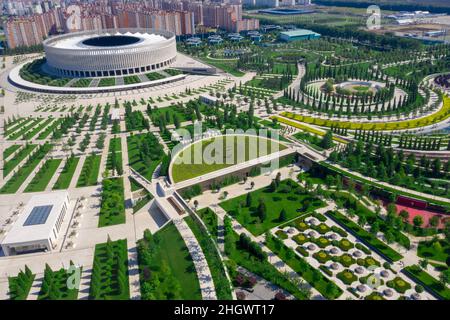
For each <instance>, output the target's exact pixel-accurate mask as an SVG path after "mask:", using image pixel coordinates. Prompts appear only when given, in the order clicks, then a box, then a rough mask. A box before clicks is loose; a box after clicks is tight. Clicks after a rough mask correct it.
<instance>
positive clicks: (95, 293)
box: [89, 238, 130, 300]
mask: <svg viewBox="0 0 450 320" xmlns="http://www.w3.org/2000/svg"><path fill="white" fill-rule="evenodd" d="M127 252H128V250H127V240H125V239H124V240H117V241H111V240H110V239H109V238H108V241H107V242H106V243H101V244H97V245H96V246H95V253H94V264H93V266H92V278H91V285H90V292H89V297H90V298H91V299H95V300H129V299H130V287H129V281H128V254H127Z"/></svg>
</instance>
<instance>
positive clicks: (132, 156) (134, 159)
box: [127, 132, 162, 181]
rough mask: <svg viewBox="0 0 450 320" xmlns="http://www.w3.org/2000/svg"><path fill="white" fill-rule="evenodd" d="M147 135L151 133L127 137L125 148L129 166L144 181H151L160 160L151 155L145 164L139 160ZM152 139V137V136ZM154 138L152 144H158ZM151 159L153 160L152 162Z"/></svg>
mask: <svg viewBox="0 0 450 320" xmlns="http://www.w3.org/2000/svg"><path fill="white" fill-rule="evenodd" d="M147 135H152V136H153V134H152V133H150V132H149V133H145V134H135V135H132V136H128V137H127V148H128V162H129V164H130V166H131V167H132V168H133V169H134V170H136V171H137V172H139V173H140V174H142V175H143V176H144V177H145V178H146V179H148V180H149V181H151V179H152V176H153V172H154V171H155V169H156V167H157V166H158V164H159V163H160V162H161V159H162V157H161V158H158V156H157V155H156V154H153V153H152V154H151V155H150V158H148V160H150V161H148V162H147V163H146V162H145V161H144V160H143V159H142V158H141V150H142V149H141V146H142V143H143V141H144V139H146V138H147ZM153 137H154V136H153ZM155 139H156V137H154V139H153V142H152V143H158V144H159V142H158V141H157V140H155ZM153 158H154V159H153ZM152 159H153V160H152Z"/></svg>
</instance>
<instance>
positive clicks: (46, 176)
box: [25, 159, 62, 192]
mask: <svg viewBox="0 0 450 320" xmlns="http://www.w3.org/2000/svg"><path fill="white" fill-rule="evenodd" d="M61 161H62V159H50V160H47V161H46V162H45V163H44V165H43V166H42V168H41V169H40V170H39V171H38V172H37V173H36V175H35V176H34V177H33V179H32V180H31V182H30V184H29V185H28V186H27V187H26V188H25V192H39V191H44V190H45V188H46V187H47V185H48V183H49V182H50V180H51V179H52V177H53V175H54V174H55V172H56V170H57V169H58V167H59V164H60V163H61Z"/></svg>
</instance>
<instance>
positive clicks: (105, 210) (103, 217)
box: [98, 178, 125, 228]
mask: <svg viewBox="0 0 450 320" xmlns="http://www.w3.org/2000/svg"><path fill="white" fill-rule="evenodd" d="M121 223H125V196H124V189H123V178H112V179H104V180H103V181H102V200H101V207H100V217H99V221H98V227H99V228H101V227H106V226H112V225H116V224H121Z"/></svg>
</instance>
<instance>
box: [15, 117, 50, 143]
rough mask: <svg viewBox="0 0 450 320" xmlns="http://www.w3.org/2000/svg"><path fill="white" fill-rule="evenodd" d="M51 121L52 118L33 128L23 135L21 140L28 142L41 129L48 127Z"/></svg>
mask: <svg viewBox="0 0 450 320" xmlns="http://www.w3.org/2000/svg"><path fill="white" fill-rule="evenodd" d="M52 121H53V118H48V119H46V120H45V121H44V122H41V123H40V124H39V125H38V126H36V127H34V128H33V129H32V130H30V131H28V132H27V133H25V134H24V137H23V138H24V139H22V140H29V139H31V138H33V137H34V136H35V135H36V134H37V133H38V132H40V131H41V130H42V129H44V128H45V127H46V126H47V125H49V124H50V123H51V122H52Z"/></svg>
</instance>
